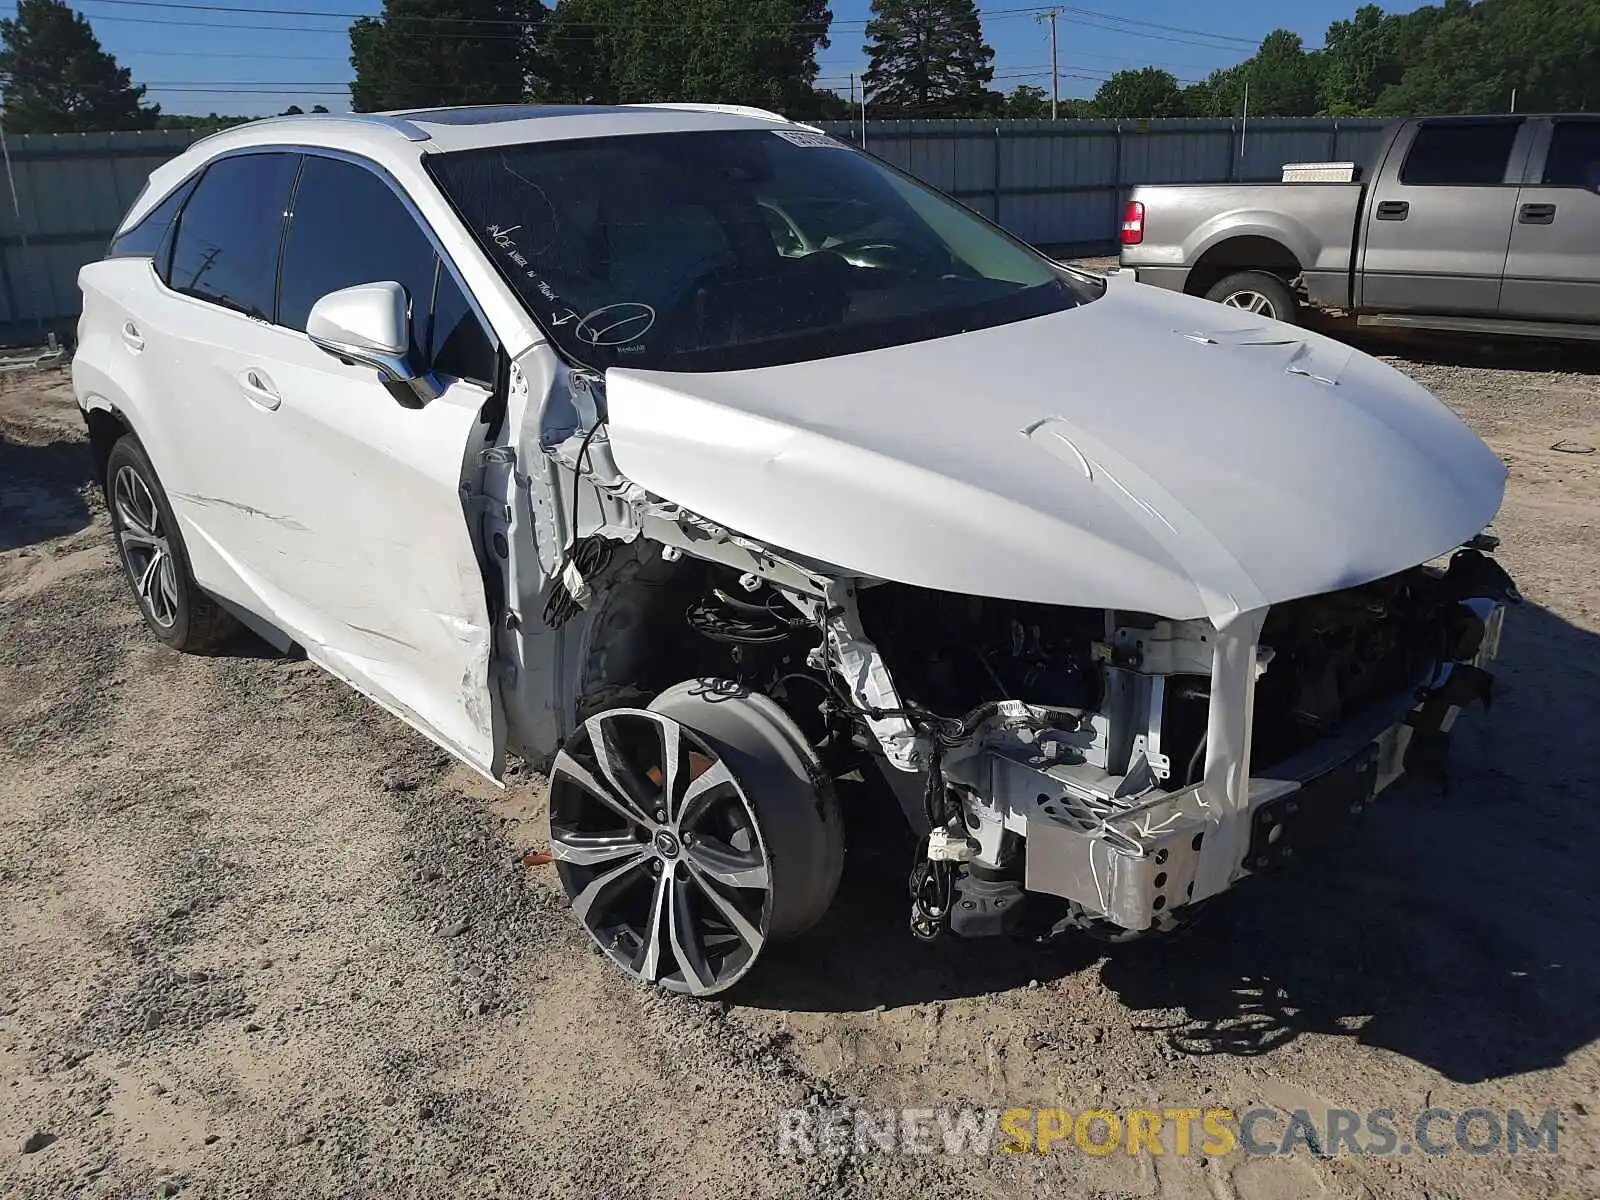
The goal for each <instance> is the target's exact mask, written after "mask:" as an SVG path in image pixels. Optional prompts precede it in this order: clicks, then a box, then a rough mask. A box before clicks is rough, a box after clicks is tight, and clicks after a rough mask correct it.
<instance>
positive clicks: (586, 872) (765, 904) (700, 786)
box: [550, 709, 772, 995]
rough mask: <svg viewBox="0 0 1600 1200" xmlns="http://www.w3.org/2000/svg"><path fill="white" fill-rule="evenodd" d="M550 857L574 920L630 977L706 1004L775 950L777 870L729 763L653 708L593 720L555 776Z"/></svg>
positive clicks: (559, 759) (570, 744) (559, 761)
mask: <svg viewBox="0 0 1600 1200" xmlns="http://www.w3.org/2000/svg"><path fill="white" fill-rule="evenodd" d="M550 851H551V854H552V855H553V857H554V858H555V860H556V869H557V871H558V872H559V874H560V876H561V882H562V886H563V887H564V888H565V889H566V892H567V896H568V898H569V899H570V900H571V902H572V909H573V912H574V913H575V914H577V916H578V919H579V920H580V921H582V922H583V925H584V928H585V929H586V930H587V931H588V933H589V936H590V937H591V938H593V939H594V942H595V944H596V945H597V946H599V948H600V949H601V951H602V952H604V953H605V954H606V956H607V957H609V958H610V959H611V960H612V961H613V962H615V963H616V964H617V965H618V966H620V967H621V968H622V969H623V970H624V971H626V972H627V973H628V974H629V975H631V976H633V977H634V978H635V979H638V980H639V981H640V982H643V983H651V984H655V985H658V986H660V987H663V988H665V989H667V990H669V991H674V992H687V993H690V994H693V995H710V994H712V993H715V992H720V991H723V990H724V989H726V988H729V987H731V986H733V984H734V983H736V982H738V980H739V979H741V978H742V977H743V976H744V974H745V973H746V972H747V971H749V969H750V968H751V967H752V966H753V965H754V964H755V961H756V958H757V957H758V956H759V955H760V953H761V949H762V947H763V946H764V944H765V942H766V936H767V930H768V927H769V921H770V916H771V909H772V903H771V900H772V896H771V860H770V858H769V857H768V853H767V847H766V844H765V841H764V840H763V839H762V836H761V830H760V827H759V826H758V825H757V823H756V819H755V812H754V809H753V808H752V807H751V805H750V801H749V799H748V798H747V797H746V796H745V794H744V790H743V788H742V787H741V786H740V783H739V780H738V778H737V777H736V776H735V775H734V773H733V772H732V771H731V770H730V769H729V767H728V765H727V763H726V762H724V761H723V760H722V758H721V757H720V756H719V755H718V754H717V753H716V751H714V750H712V749H711V747H710V746H709V745H707V744H706V742H705V741H704V740H703V739H702V738H701V737H700V736H699V735H698V734H696V733H695V732H694V731H693V730H692V729H689V728H687V727H685V726H683V725H680V724H679V723H678V722H676V721H674V720H672V718H670V717H666V716H663V715H661V714H660V713H654V712H649V711H647V710H644V709H613V710H611V711H609V712H605V713H600V714H598V715H596V716H593V717H590V718H589V719H588V720H587V721H586V722H584V725H583V727H582V728H581V729H579V730H578V731H576V732H575V733H574V735H573V736H572V737H571V738H569V739H568V741H567V744H566V745H565V746H564V747H563V748H562V751H561V753H560V754H558V755H557V756H556V760H555V762H554V764H553V765H552V767H551V770H550Z"/></svg>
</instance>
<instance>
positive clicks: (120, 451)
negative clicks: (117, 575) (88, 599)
mask: <svg viewBox="0 0 1600 1200" xmlns="http://www.w3.org/2000/svg"><path fill="white" fill-rule="evenodd" d="M105 485H106V505H107V507H109V508H110V510H111V528H112V530H113V531H114V532H115V533H116V535H117V550H118V552H119V554H120V556H121V558H122V569H123V573H124V574H125V575H126V576H127V579H128V586H129V587H130V588H132V589H133V597H134V599H135V600H137V601H138V603H139V612H140V613H141V614H142V615H143V617H144V623H145V624H146V625H147V626H148V627H149V629H150V632H151V633H153V634H155V635H156V637H157V638H159V639H160V640H161V641H163V642H165V643H166V644H167V645H169V646H171V647H172V648H173V649H174V650H185V651H188V652H191V653H197V652H200V651H204V650H210V649H211V648H212V647H214V646H216V645H217V644H218V643H220V642H222V641H223V640H225V639H226V638H227V637H228V636H229V635H230V634H232V633H233V632H234V630H235V629H237V625H236V624H235V622H234V620H233V618H232V617H231V616H229V615H228V613H227V612H225V611H224V610H223V609H222V608H221V607H220V606H219V605H218V604H217V602H216V601H215V600H213V599H212V598H211V597H210V596H208V595H206V594H205V593H204V592H203V591H201V590H200V588H199V586H198V585H197V584H196V583H195V581H194V577H193V576H192V575H190V573H189V554H188V552H187V551H186V550H185V549H184V545H183V539H182V537H181V536H179V534H178V523H177V520H176V518H174V517H173V515H172V506H171V504H169V503H168V502H167V494H166V492H165V491H163V490H162V487H161V481H160V480H159V479H158V478H156V472H155V468H154V467H152V466H151V465H150V458H149V456H148V455H146V454H145V452H144V447H143V446H141V445H140V444H139V440H138V439H137V438H135V437H134V436H133V435H132V434H126V435H124V436H123V437H122V438H120V439H118V441H117V443H116V445H114V446H112V447H111V453H110V454H109V455H108V456H107V458H106V478H105Z"/></svg>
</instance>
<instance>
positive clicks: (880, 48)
mask: <svg viewBox="0 0 1600 1200" xmlns="http://www.w3.org/2000/svg"><path fill="white" fill-rule="evenodd" d="M872 14H873V17H872V20H871V21H870V22H868V24H867V44H866V45H865V46H863V47H862V50H863V52H864V53H865V54H866V55H867V59H868V63H867V70H866V74H865V75H864V76H863V82H864V84H865V86H866V91H867V102H868V103H869V104H871V105H873V106H875V107H877V108H878V109H879V110H880V111H881V110H883V109H885V108H888V109H893V110H897V111H899V112H901V113H904V114H905V115H906V116H915V117H934V116H940V115H942V114H957V113H963V112H977V111H980V110H982V109H983V108H984V107H985V106H986V104H987V102H988V97H987V91H988V84H989V81H990V80H991V79H993V78H994V66H993V63H994V50H993V49H991V48H990V47H989V45H988V44H987V43H985V42H984V40H983V28H982V25H981V24H980V22H979V20H978V6H977V4H976V2H975V0H872Z"/></svg>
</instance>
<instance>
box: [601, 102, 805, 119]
mask: <svg viewBox="0 0 1600 1200" xmlns="http://www.w3.org/2000/svg"><path fill="white" fill-rule="evenodd" d="M622 107H623V108H672V109H677V110H679V111H680V112H704V113H727V114H728V115H729V116H733V117H755V118H757V119H758V120H762V121H777V122H778V123H779V124H782V125H790V124H793V122H791V121H790V120H789V118H788V117H786V116H784V115H783V114H782V113H775V112H772V111H771V110H770V109H765V108H752V107H751V106H750V105H748V104H693V103H688V102H683V101H676V100H673V101H667V100H663V101H661V102H660V103H659V104H624V105H623V106H622Z"/></svg>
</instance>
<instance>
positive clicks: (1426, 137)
mask: <svg viewBox="0 0 1600 1200" xmlns="http://www.w3.org/2000/svg"><path fill="white" fill-rule="evenodd" d="M1517 129H1518V122H1516V121H1449V122H1439V123H1437V124H1432V125H1424V126H1423V127H1422V128H1421V129H1419V130H1418V131H1417V136H1416V140H1415V141H1413V142H1412V143H1411V150H1410V151H1409V152H1408V153H1407V154H1406V161H1405V165H1404V166H1403V167H1401V168H1400V182H1401V183H1402V184H1404V185H1405V186H1407V187H1439V186H1446V187H1448V186H1452V185H1454V186H1461V185H1474V184H1478V185H1482V184H1495V183H1504V182H1505V177H1506V163H1507V161H1509V160H1510V158H1511V146H1512V143H1513V142H1515V141H1516V140H1517Z"/></svg>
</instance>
